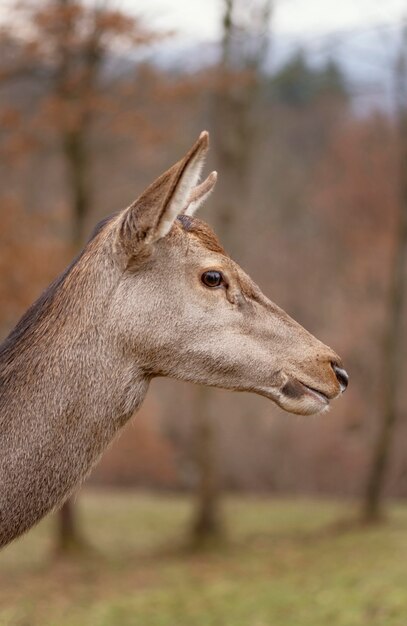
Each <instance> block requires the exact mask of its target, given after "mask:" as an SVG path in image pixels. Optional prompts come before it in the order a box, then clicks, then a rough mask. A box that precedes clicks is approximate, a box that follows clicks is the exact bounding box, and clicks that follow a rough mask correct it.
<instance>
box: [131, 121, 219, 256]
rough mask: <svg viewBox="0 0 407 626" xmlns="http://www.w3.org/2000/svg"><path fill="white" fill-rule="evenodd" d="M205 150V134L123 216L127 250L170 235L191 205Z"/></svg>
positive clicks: (207, 140) (206, 148)
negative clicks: (179, 218)
mask: <svg viewBox="0 0 407 626" xmlns="http://www.w3.org/2000/svg"><path fill="white" fill-rule="evenodd" d="M208 147H209V135H208V133H207V132H206V131H204V132H202V133H201V134H200V136H199V138H198V140H197V141H196V143H195V144H194V145H193V146H192V148H191V149H190V150H189V152H188V153H187V154H186V155H185V157H184V158H183V159H181V160H180V161H178V163H176V164H175V165H173V166H172V167H171V168H170V169H169V170H167V171H166V172H165V173H164V174H162V175H161V176H160V177H159V178H157V180H155V181H154V182H153V183H152V184H151V185H150V186H149V187H148V188H147V189H146V190H145V191H144V192H143V193H142V194H141V196H140V197H139V198H138V199H137V200H136V201H135V202H134V203H133V204H132V205H131V206H130V207H129V208H128V209H126V210H125V211H124V212H123V213H122V219H121V222H120V238H121V240H122V243H123V244H124V245H125V247H126V248H127V247H128V246H129V245H131V248H133V249H134V247H135V245H137V244H142V243H145V244H151V243H154V242H155V241H157V240H158V239H161V238H162V237H165V236H166V235H167V234H168V233H169V232H170V230H171V227H172V225H173V223H174V221H175V220H176V219H177V217H178V215H180V214H181V213H183V212H184V211H185V208H186V207H188V206H189V204H190V202H191V200H190V198H191V194H192V192H193V190H194V189H195V187H196V185H197V183H198V180H199V176H200V174H201V170H202V167H203V164H204V160H205V156H206V153H207V151H208Z"/></svg>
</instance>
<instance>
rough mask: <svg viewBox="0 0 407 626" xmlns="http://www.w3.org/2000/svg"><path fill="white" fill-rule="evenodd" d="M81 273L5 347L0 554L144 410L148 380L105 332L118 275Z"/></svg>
mask: <svg viewBox="0 0 407 626" xmlns="http://www.w3.org/2000/svg"><path fill="white" fill-rule="evenodd" d="M102 270H103V268H101V267H100V266H99V267H98V268H97V273H98V276H99V278H98V276H97V275H96V273H94V275H92V271H87V272H86V273H84V275H83V276H81V274H80V271H81V270H80V267H78V265H77V266H74V267H73V268H71V269H70V270H69V271H68V272H67V273H66V275H65V276H63V277H62V278H61V279H59V281H57V283H55V284H54V285H52V286H51V288H50V289H49V290H48V292H46V293H45V294H44V295H43V296H42V297H41V298H40V300H39V301H38V302H37V303H36V304H35V305H33V307H31V309H30V310H29V311H28V312H27V313H26V315H25V316H24V317H23V318H22V320H21V321H20V323H19V324H18V325H17V327H16V329H15V330H14V331H13V332H12V333H11V335H10V336H9V337H8V339H7V340H6V341H5V342H4V344H3V345H2V346H1V348H0V484H1V490H0V546H1V545H4V544H6V543H8V542H9V541H11V540H12V539H14V538H15V537H17V536H18V535H20V534H21V533H22V532H24V531H25V530H27V529H28V528H30V527H31V526H32V525H33V524H35V523H36V522H37V521H38V520H39V519H40V518H41V517H43V516H44V515H45V514H46V513H47V512H49V511H50V510H51V509H53V508H54V507H55V506H56V505H57V504H59V503H61V502H62V501H63V500H64V499H65V498H66V497H67V496H68V495H69V494H70V493H71V492H72V490H73V489H74V488H75V486H77V484H78V483H80V482H81V480H83V478H85V477H86V475H87V474H88V473H89V471H90V469H91V468H92V466H93V465H94V463H95V462H96V461H97V460H98V458H99V456H100V454H101V452H102V451H103V449H104V448H105V447H106V446H107V444H108V443H109V442H110V441H111V440H112V438H113V437H114V435H115V434H116V432H117V431H118V430H119V429H120V427H121V426H122V425H123V424H124V423H125V422H126V421H127V420H128V419H129V417H130V416H131V415H132V413H133V412H134V411H135V410H136V409H137V408H138V407H139V406H140V404H141V402H142V401H143V398H144V396H145V394H146V391H147V387H148V379H147V378H146V377H145V376H144V375H143V373H142V371H141V368H140V367H138V365H137V363H135V362H134V360H133V361H132V362H131V361H130V360H129V361H128V362H123V358H122V357H121V356H120V355H119V354H117V355H116V354H115V347H114V346H112V345H110V339H109V336H108V333H107V332H106V328H105V327H104V325H103V318H104V313H105V311H106V303H107V299H108V297H109V293H111V290H112V289H114V288H115V284H116V282H117V276H114V275H112V272H110V274H107V276H105V275H104V276H103V278H104V280H103V289H102V288H101V286H100V282H101V281H100V275H101V274H102Z"/></svg>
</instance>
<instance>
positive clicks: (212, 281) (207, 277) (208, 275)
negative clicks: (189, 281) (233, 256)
mask: <svg viewBox="0 0 407 626" xmlns="http://www.w3.org/2000/svg"><path fill="white" fill-rule="evenodd" d="M201 280H202V282H203V284H204V285H206V286H207V287H220V286H221V285H222V284H223V282H224V280H223V276H222V274H221V273H220V272H216V271H215V270H210V271H209V272H204V273H203V274H202V276H201Z"/></svg>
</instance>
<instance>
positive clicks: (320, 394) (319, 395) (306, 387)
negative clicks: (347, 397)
mask: <svg viewBox="0 0 407 626" xmlns="http://www.w3.org/2000/svg"><path fill="white" fill-rule="evenodd" d="M297 382H298V383H299V384H300V385H301V386H302V387H303V388H304V393H307V394H309V395H310V396H311V397H314V398H315V399H317V400H319V401H320V402H322V403H323V404H324V405H325V406H328V405H329V402H330V398H328V396H327V395H326V394H325V393H323V392H322V391H319V390H318V389H315V388H314V387H310V386H309V385H306V384H305V383H302V382H301V381H300V380H298V381H297Z"/></svg>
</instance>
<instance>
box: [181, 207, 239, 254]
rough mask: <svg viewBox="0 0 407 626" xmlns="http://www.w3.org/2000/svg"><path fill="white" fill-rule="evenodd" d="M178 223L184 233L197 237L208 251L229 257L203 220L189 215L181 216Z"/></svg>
mask: <svg viewBox="0 0 407 626" xmlns="http://www.w3.org/2000/svg"><path fill="white" fill-rule="evenodd" d="M177 223H178V224H179V226H180V227H181V229H182V230H183V231H184V232H186V233H189V234H191V235H193V236H195V237H196V238H197V239H198V240H199V242H200V243H201V244H202V245H203V246H204V247H205V248H206V249H207V250H210V251H211V252H217V253H219V254H222V255H223V256H225V257H228V256H229V255H228V254H227V253H226V252H225V250H224V249H223V247H222V246H221V243H220V241H219V239H218V238H217V236H216V235H215V233H214V232H213V230H212V229H211V228H210V227H209V226H208V224H206V223H205V222H203V221H202V220H199V219H197V218H196V217H190V216H189V215H180V216H179V217H178V219H177Z"/></svg>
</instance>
